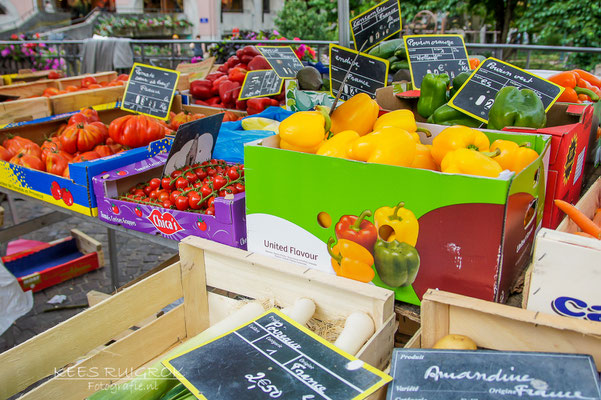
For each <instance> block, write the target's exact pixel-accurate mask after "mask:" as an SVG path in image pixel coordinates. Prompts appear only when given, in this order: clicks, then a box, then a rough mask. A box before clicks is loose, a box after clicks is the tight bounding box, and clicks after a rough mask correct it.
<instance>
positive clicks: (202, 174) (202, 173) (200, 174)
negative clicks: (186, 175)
mask: <svg viewBox="0 0 601 400" xmlns="http://www.w3.org/2000/svg"><path fill="white" fill-rule="evenodd" d="M207 175H208V174H207V171H205V170H204V169H202V168H198V169H197V170H196V176H197V177H198V179H199V180H201V181H202V180H203V179H204V178H206V177H207Z"/></svg>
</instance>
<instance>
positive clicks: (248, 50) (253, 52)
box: [242, 46, 261, 57]
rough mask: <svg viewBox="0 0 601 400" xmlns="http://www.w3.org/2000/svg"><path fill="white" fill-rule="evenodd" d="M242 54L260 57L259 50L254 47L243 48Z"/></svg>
mask: <svg viewBox="0 0 601 400" xmlns="http://www.w3.org/2000/svg"><path fill="white" fill-rule="evenodd" d="M242 53H243V54H245V55H248V56H253V57H254V56H260V55H261V53H260V52H259V50H257V48H256V47H255V46H244V47H243V48H242Z"/></svg>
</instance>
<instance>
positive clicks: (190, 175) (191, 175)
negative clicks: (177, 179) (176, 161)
mask: <svg viewBox="0 0 601 400" xmlns="http://www.w3.org/2000/svg"><path fill="white" fill-rule="evenodd" d="M184 178H186V179H187V180H188V182H190V183H194V182H196V181H197V180H198V177H197V176H196V174H195V173H194V172H192V171H188V172H186V175H185V176H184Z"/></svg>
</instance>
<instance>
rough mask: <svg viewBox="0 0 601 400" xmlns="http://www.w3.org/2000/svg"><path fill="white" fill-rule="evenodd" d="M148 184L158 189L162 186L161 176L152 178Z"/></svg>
mask: <svg viewBox="0 0 601 400" xmlns="http://www.w3.org/2000/svg"><path fill="white" fill-rule="evenodd" d="M148 185H149V186H150V187H151V188H152V190H156V189H158V188H160V187H161V180H160V179H159V178H152V179H151V180H150V181H149V182H148Z"/></svg>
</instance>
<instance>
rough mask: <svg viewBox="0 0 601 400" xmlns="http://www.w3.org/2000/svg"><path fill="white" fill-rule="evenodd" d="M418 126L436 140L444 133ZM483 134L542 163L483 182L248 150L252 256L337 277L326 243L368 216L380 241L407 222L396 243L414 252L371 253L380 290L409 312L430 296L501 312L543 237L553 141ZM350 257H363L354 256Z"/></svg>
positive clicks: (275, 142)
mask: <svg viewBox="0 0 601 400" xmlns="http://www.w3.org/2000/svg"><path fill="white" fill-rule="evenodd" d="M420 125H421V126H423V127H426V128H427V129H429V130H430V131H431V132H432V135H433V136H432V137H435V136H436V135H437V134H438V133H440V132H441V131H442V130H443V129H444V128H446V127H443V126H440V125H431V124H420ZM484 132H485V133H486V135H487V136H488V137H489V139H490V140H491V142H492V141H494V140H496V139H500V138H502V139H508V140H512V141H515V142H518V143H522V142H528V143H530V145H531V146H532V148H533V149H535V150H536V151H537V152H538V153H539V157H538V158H537V160H536V161H534V162H533V163H532V164H530V165H529V166H528V167H526V168H525V169H524V170H522V171H521V172H520V173H519V174H517V175H516V174H514V173H512V172H509V171H504V172H503V173H502V174H501V175H500V176H499V177H498V178H486V177H479V176H467V175H460V174H446V173H441V172H436V171H430V170H423V169H415V168H406V167H398V166H392V165H383V164H368V163H363V162H358V161H353V160H346V159H340V158H334V157H325V156H319V155H315V154H306V153H300V152H294V151H288V150H282V149H280V148H279V137H278V136H272V137H269V138H266V139H263V140H262V141H259V142H253V143H249V144H247V145H246V146H245V149H244V158H245V179H246V187H247V199H246V200H247V202H246V204H247V211H246V214H247V216H246V218H247V230H248V248H249V250H250V251H254V252H258V253H263V254H267V255H270V256H273V257H276V258H280V259H284V260H287V261H292V262H295V263H298V264H302V265H305V266H307V267H311V268H316V269H319V270H322V271H325V272H328V273H332V274H333V273H334V268H333V264H336V263H337V262H338V261H337V260H335V259H334V258H332V257H331V256H330V253H329V249H328V247H329V246H328V245H326V243H328V241H329V238H333V239H335V238H336V234H337V232H338V229H340V228H341V226H342V225H344V222H342V221H341V220H344V219H345V218H344V217H345V216H359V215H360V214H364V211H365V210H369V211H370V212H371V216H370V215H369V213H368V217H367V221H368V222H369V224H367V225H368V227H367V230H368V231H369V230H373V231H375V232H377V233H378V234H379V235H381V236H382V237H384V235H383V234H382V233H383V230H388V231H389V232H390V231H391V229H392V230H395V231H396V228H397V226H396V225H395V224H397V222H395V221H397V220H398V223H401V222H402V220H407V221H408V223H409V225H410V228H409V229H407V230H406V231H405V232H404V233H403V229H405V228H403V227H402V226H400V225H399V227H398V231H396V232H397V233H396V234H397V237H399V242H403V241H406V242H411V241H413V242H414V244H415V249H416V250H415V249H409V248H400V249H399V248H397V249H394V248H392V247H388V245H387V244H385V243H386V242H384V245H383V246H380V247H379V248H378V249H376V250H375V251H374V252H373V254H374V255H375V256H376V260H377V259H378V257H381V258H380V260H381V262H376V265H379V266H380V267H381V268H379V270H378V268H373V267H372V268H373V269H374V274H372V276H373V275H375V277H374V278H373V280H372V282H373V283H374V284H376V285H378V286H383V287H385V288H388V289H391V290H394V292H395V295H396V298H397V299H399V300H402V301H405V302H408V303H412V304H419V303H420V299H421V297H422V295H423V294H424V293H425V292H426V290H427V289H429V288H439V289H441V290H448V291H452V292H456V293H460V294H465V295H469V296H473V297H478V298H482V299H486V300H493V301H498V302H503V301H505V300H506V299H507V296H508V294H509V289H510V288H511V285H512V284H513V283H514V280H515V279H516V278H517V277H518V275H519V274H520V273H521V272H522V270H523V267H525V266H526V265H527V264H528V263H529V261H530V253H531V248H532V243H533V240H534V235H535V233H536V231H537V229H538V228H539V227H540V222H541V220H542V212H543V211H542V210H543V204H544V197H545V193H544V188H545V184H544V182H545V168H544V165H545V162H544V159H545V158H546V157H548V147H549V141H550V140H549V138H548V137H547V136H544V135H528V134H518V133H503V132H498V131H484ZM431 140H432V138H429V139H428V140H426V141H424V142H425V143H426V144H428V143H431ZM341 222H342V224H341ZM370 225H371V227H370ZM373 225H376V226H377V225H379V228H376V227H375V226H373ZM371 234H372V235H374V234H375V233H374V232H372V233H371ZM401 234H402V236H403V238H400V236H401ZM409 237H412V238H413V240H409ZM378 244H382V243H380V242H376V246H375V247H378ZM405 244H406V243H405ZM411 246H413V245H411ZM411 246H409V247H411ZM347 247H348V248H349V249H350V248H352V247H353V246H350V245H349V246H347ZM375 247H374V248H375ZM351 250H352V249H351ZM416 252H417V253H418V255H417V257H416ZM332 253H333V254H336V250H333V251H332ZM353 253H354V254H353ZM345 257H346V256H345ZM348 257H350V259H351V261H352V260H353V259H354V258H353V257H358V255H357V254H356V252H354V251H350V252H349V253H348ZM416 258H417V260H416ZM342 261H343V262H344V260H342ZM364 262H365V261H364ZM335 266H336V267H337V266H338V265H335ZM415 274H417V275H415ZM367 275H368V274H366V276H367ZM370 278H371V277H369V278H368V279H370ZM413 279H414V280H413Z"/></svg>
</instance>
